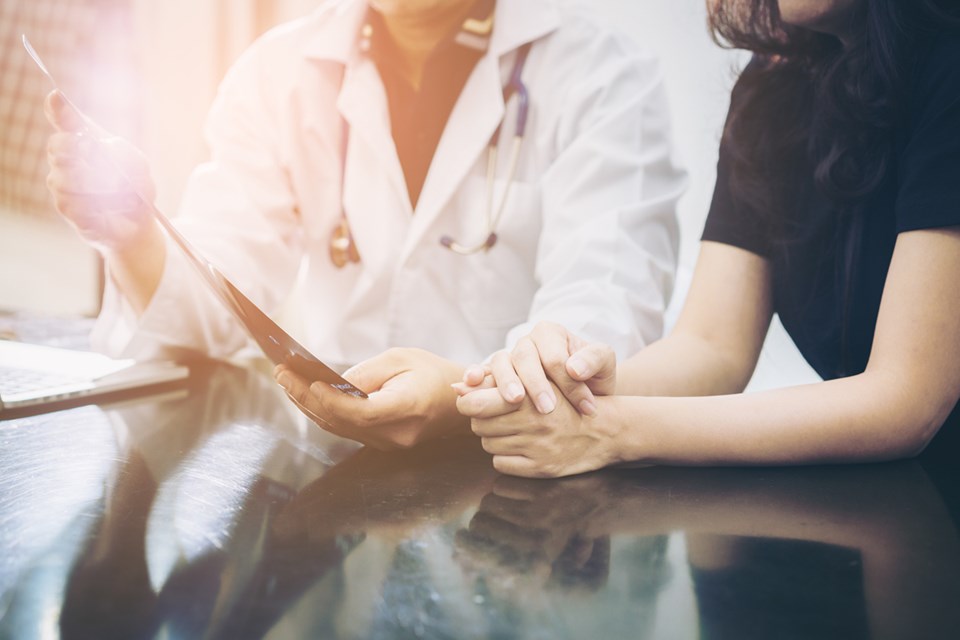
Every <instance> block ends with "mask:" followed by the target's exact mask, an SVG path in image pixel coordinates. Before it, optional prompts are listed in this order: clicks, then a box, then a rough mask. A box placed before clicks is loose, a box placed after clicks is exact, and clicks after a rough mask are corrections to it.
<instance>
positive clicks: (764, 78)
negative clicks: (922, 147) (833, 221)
mask: <svg viewBox="0 0 960 640" xmlns="http://www.w3.org/2000/svg"><path fill="white" fill-rule="evenodd" d="M711 4H712V6H711V10H710V26H711V29H712V31H713V36H714V39H715V40H717V42H718V43H720V44H721V45H722V46H727V47H732V48H738V49H746V50H749V51H752V52H754V59H753V61H752V62H751V64H750V66H749V67H748V69H747V70H746V71H745V72H744V74H743V75H742V76H741V79H740V82H739V83H738V86H737V92H738V95H737V99H736V100H735V101H734V104H733V106H732V108H731V112H730V114H729V116H728V118H727V124H726V127H725V129H724V134H723V135H724V142H725V146H726V148H727V149H729V152H730V163H731V165H730V176H731V182H730V189H731V192H732V193H733V195H734V197H735V198H736V199H737V200H738V202H740V203H742V204H743V205H744V206H747V207H749V208H750V209H752V210H754V211H755V212H756V213H757V214H759V215H761V216H766V217H767V219H768V220H770V219H774V220H775V219H776V218H778V217H781V216H783V215H784V213H786V212H789V211H791V210H792V207H795V206H797V203H798V202H801V200H799V199H798V196H799V195H800V192H801V191H802V187H801V186H800V185H798V184H797V180H796V176H797V175H803V174H806V175H811V174H812V176H813V181H814V184H815V186H816V188H817V190H818V191H819V192H820V193H821V194H822V195H824V196H825V197H826V198H828V200H829V201H830V202H832V203H833V204H834V205H835V208H836V209H838V210H841V211H855V210H857V209H858V206H859V205H860V204H862V203H863V201H864V199H865V198H866V197H867V196H868V195H870V194H871V193H872V192H873V191H874V190H875V189H876V188H877V187H878V186H879V184H880V183H881V182H882V181H883V179H884V176H885V175H886V173H887V171H888V170H889V167H890V164H891V160H892V153H893V148H892V147H893V140H892V138H893V136H892V132H893V129H894V127H896V126H897V124H898V122H899V121H900V120H901V118H902V117H903V113H904V110H905V106H906V105H905V102H906V100H907V97H908V94H909V91H908V86H907V84H906V83H907V81H908V77H909V73H910V69H911V65H912V64H913V61H914V58H915V55H916V51H917V46H918V43H919V42H921V41H922V39H923V38H924V34H927V35H929V34H930V33H931V32H933V31H935V30H938V29H943V28H944V26H945V25H953V26H954V27H955V26H956V25H957V16H956V9H955V8H954V7H955V6H956V4H957V3H956V0H945V1H944V0H939V1H938V0H860V2H858V3H856V4H855V5H854V7H852V8H851V9H850V11H849V13H848V14H846V15H845V17H844V19H845V20H848V21H849V23H848V26H849V27H850V28H849V29H848V32H849V34H850V39H849V40H848V41H847V42H846V44H845V45H844V44H843V43H841V41H840V39H839V38H837V37H835V36H832V35H828V34H825V33H819V32H816V31H812V30H810V29H804V28H799V27H795V26H791V25H788V24H786V23H784V22H783V21H782V20H781V19H780V13H779V9H778V3H777V0H717V1H716V2H713V3H711ZM948 6H950V7H951V8H949V9H948V8H946V7H948ZM798 172H802V173H798Z"/></svg>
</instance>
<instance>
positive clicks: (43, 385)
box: [0, 366, 86, 396]
mask: <svg viewBox="0 0 960 640" xmlns="http://www.w3.org/2000/svg"><path fill="white" fill-rule="evenodd" d="M84 382H86V380H85V379H83V378H80V377H78V376H70V375H64V374H62V373H55V372H52V371H30V370H26V369H14V368H11V367H2V366H0V395H3V396H12V395H13V394H20V393H29V392H31V391H37V390H40V389H54V388H60V387H67V386H72V385H77V384H82V383H84Z"/></svg>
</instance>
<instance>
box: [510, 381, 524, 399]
mask: <svg viewBox="0 0 960 640" xmlns="http://www.w3.org/2000/svg"><path fill="white" fill-rule="evenodd" d="M507 395H508V396H509V397H510V400H512V401H513V402H519V401H520V400H522V399H523V385H522V384H520V383H519V382H511V383H510V384H508V385H507Z"/></svg>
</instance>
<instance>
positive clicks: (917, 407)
mask: <svg viewBox="0 0 960 640" xmlns="http://www.w3.org/2000/svg"><path fill="white" fill-rule="evenodd" d="M915 396H916V394H914V393H912V391H911V390H909V389H905V388H903V386H902V385H900V384H898V378H897V377H896V376H892V375H888V374H886V373H884V372H872V373H865V374H861V375H858V376H853V377H850V378H845V379H843V380H835V381H830V382H818V383H814V384H810V385H804V386H797V387H789V388H784V389H777V390H773V391H765V392H759V393H750V394H737V395H725V396H714V397H701V398H696V397H675V398H666V397H639V396H632V397H631V396H610V397H607V398H601V399H600V405H599V406H600V409H601V411H600V414H599V415H598V416H597V419H599V420H609V421H611V425H612V426H613V432H614V433H615V434H616V435H615V436H614V437H615V438H616V439H617V442H616V443H614V447H613V449H614V450H616V451H618V452H619V454H620V456H621V459H622V461H643V462H650V463H659V464H807V463H833V462H855V461H862V462H867V461H877V460H888V459H895V458H901V457H908V456H911V455H915V454H916V453H918V452H919V451H920V450H921V449H922V448H923V446H924V445H925V444H926V442H927V441H928V440H929V439H930V438H931V437H932V436H933V434H934V433H935V432H936V429H937V428H938V427H939V424H938V423H937V421H938V420H942V417H939V416H935V415H931V414H932V412H931V411H930V410H929V408H928V407H929V403H926V402H924V401H923V400H922V399H920V398H917V397H915Z"/></svg>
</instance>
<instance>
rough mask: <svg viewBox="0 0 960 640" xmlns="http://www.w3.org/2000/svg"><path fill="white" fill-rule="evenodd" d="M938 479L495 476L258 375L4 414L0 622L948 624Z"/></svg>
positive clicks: (643, 628)
mask: <svg viewBox="0 0 960 640" xmlns="http://www.w3.org/2000/svg"><path fill="white" fill-rule="evenodd" d="M952 478H953V474H952V471H949V470H948V471H943V470H937V469H930V468H928V467H926V466H925V465H924V464H922V463H921V462H918V461H906V462H900V463H891V464H875V465H859V466H849V467H809V468H788V469H769V468H756V469H692V468H690V469H687V468H658V467H647V468H633V469H611V470H605V471H601V472H597V473H591V474H586V475H582V476H577V477H572V478H566V479H561V480H526V479H518V478H511V477H508V476H503V475H500V474H498V473H497V472H496V471H494V470H493V469H492V467H491V464H490V460H489V457H488V456H487V455H486V454H485V453H484V452H483V451H482V449H481V448H480V446H479V442H478V441H477V440H476V439H475V438H474V437H473V436H472V435H471V434H469V432H467V433H464V434H462V435H458V436H457V437H452V438H450V439H448V440H443V441H439V442H434V443H429V444H427V445H425V446H422V447H418V448H415V449H412V450H409V451H402V452H379V451H376V450H372V449H366V448H360V447H359V446H358V445H356V444H355V443H352V442H350V441H347V440H343V439H340V438H337V437H335V436H332V435H330V434H328V433H326V432H324V431H322V430H320V429H319V428H317V427H316V426H315V425H313V424H310V423H308V422H307V421H306V420H305V418H303V417H302V415H301V414H300V413H299V412H298V411H297V410H296V409H295V408H294V407H293V406H292V405H291V404H290V403H289V402H288V401H287V399H286V398H285V397H284V395H283V393H282V390H281V389H279V388H278V387H277V386H276V385H275V384H274V382H273V380H272V379H271V378H269V376H265V375H263V374H261V373H258V372H255V371H247V370H243V369H237V368H233V367H229V366H226V365H210V367H209V370H208V371H205V372H203V374H202V375H198V376H196V378H195V379H194V381H193V382H192V386H191V388H190V390H189V393H188V394H186V396H185V397H183V396H175V397H171V398H165V397H158V398H148V399H144V400H141V401H134V402H130V403H127V404H122V405H111V406H106V407H98V406H86V407H78V408H75V409H70V410H67V411H62V412H58V413H51V414H46V415H41V416H34V417H30V418H24V419H19V420H9V421H5V422H0V542H2V549H3V553H2V556H0V638H18V639H20V638H57V637H63V638H71V637H73V638H200V637H203V638H677V639H685V638H736V639H740V640H743V639H748V640H749V639H751V638H763V639H769V638H821V639H822V638H843V639H845V640H849V639H855V638H943V637H950V636H951V634H952V633H954V632H955V630H956V629H957V628H960V625H958V623H960V612H958V609H960V608H958V607H957V606H956V603H957V602H960V579H958V576H960V539H958V533H957V524H956V522H957V516H958V511H957V509H956V504H957V503H956V495H957V488H956V481H955V480H953V479H952Z"/></svg>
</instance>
